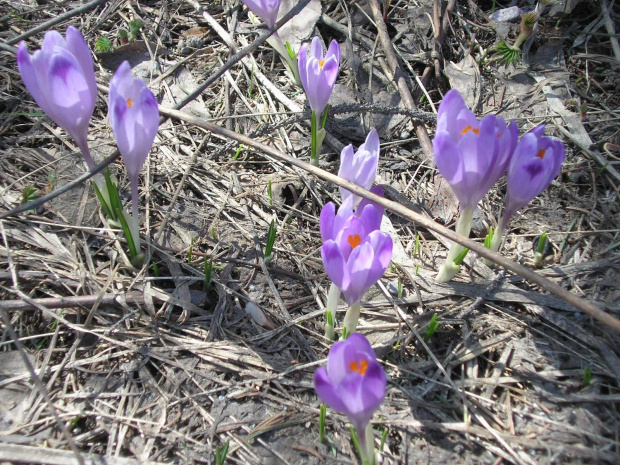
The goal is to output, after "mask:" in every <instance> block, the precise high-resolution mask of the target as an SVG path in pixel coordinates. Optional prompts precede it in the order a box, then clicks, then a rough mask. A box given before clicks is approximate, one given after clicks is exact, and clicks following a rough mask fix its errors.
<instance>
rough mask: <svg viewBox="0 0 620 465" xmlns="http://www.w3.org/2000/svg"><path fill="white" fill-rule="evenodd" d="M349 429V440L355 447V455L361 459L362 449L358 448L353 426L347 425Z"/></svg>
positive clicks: (358, 444)
mask: <svg viewBox="0 0 620 465" xmlns="http://www.w3.org/2000/svg"><path fill="white" fill-rule="evenodd" d="M349 429H350V430H351V440H352V441H353V445H354V446H355V450H356V451H357V455H358V457H363V455H362V448H361V447H360V441H359V439H358V438H357V433H356V432H355V428H353V425H349Z"/></svg>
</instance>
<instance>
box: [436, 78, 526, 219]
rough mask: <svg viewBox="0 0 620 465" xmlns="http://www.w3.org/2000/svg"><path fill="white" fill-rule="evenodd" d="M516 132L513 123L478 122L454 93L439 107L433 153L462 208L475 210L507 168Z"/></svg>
mask: <svg viewBox="0 0 620 465" xmlns="http://www.w3.org/2000/svg"><path fill="white" fill-rule="evenodd" d="M518 138H519V130H518V128H517V125H516V124H515V122H514V121H512V122H511V123H510V124H509V125H506V122H505V121H504V119H503V118H501V117H499V116H496V115H487V116H485V117H484V118H482V119H481V120H480V121H478V119H477V118H476V115H474V113H473V112H472V111H471V110H470V109H469V108H467V105H466V104H465V102H464V101H463V98H462V97H461V95H460V94H459V93H458V91H456V90H451V91H449V92H448V93H447V94H446V95H445V96H444V98H443V100H442V101H441V105H439V111H438V113H437V132H436V133H435V138H434V139H433V153H434V155H435V162H436V163H437V168H438V169H439V172H440V173H441V174H442V175H443V176H444V177H445V178H446V180H447V181H448V183H449V184H450V186H451V187H452V190H453V191H454V194H455V195H456V197H457V198H458V199H459V202H460V204H461V208H462V209H466V208H475V206H476V204H477V203H478V202H479V201H480V200H482V198H483V197H484V195H485V194H486V193H487V192H488V190H489V189H490V188H491V186H493V184H495V182H496V181H497V180H498V179H499V177H500V176H501V175H502V174H503V173H504V172H505V171H506V169H507V168H508V163H509V162H510V158H511V156H512V154H513V152H514V150H515V147H516V145H517V141H518Z"/></svg>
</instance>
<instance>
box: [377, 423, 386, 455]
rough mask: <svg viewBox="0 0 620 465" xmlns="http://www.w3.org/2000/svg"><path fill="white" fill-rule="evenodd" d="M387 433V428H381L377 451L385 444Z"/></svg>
mask: <svg viewBox="0 0 620 465" xmlns="http://www.w3.org/2000/svg"><path fill="white" fill-rule="evenodd" d="M387 435H388V429H387V428H383V432H382V433H381V445H380V446H379V452H381V451H382V450H383V446H385V441H386V439H387Z"/></svg>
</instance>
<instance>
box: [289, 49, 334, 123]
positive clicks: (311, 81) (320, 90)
mask: <svg viewBox="0 0 620 465" xmlns="http://www.w3.org/2000/svg"><path fill="white" fill-rule="evenodd" d="M297 60H298V64H299V75H300V78H301V84H302V86H303V88H304V91H305V92H306V96H307V97H308V102H310V108H312V110H313V111H314V112H315V113H316V117H317V118H319V117H320V116H321V114H322V113H323V111H324V110H325V107H326V106H327V101H328V100H329V97H330V95H331V94H332V92H333V90H334V85H335V84H336V78H337V77H338V67H339V66H340V45H338V42H336V41H335V40H332V42H331V44H330V45H329V48H328V49H327V53H326V54H325V56H323V46H322V45H321V41H320V40H319V38H318V37H315V38H314V39H312V43H311V44H310V52H309V53H308V50H307V47H306V46H305V45H302V47H301V50H300V51H299V57H298V59H297Z"/></svg>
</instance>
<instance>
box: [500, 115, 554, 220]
mask: <svg viewBox="0 0 620 465" xmlns="http://www.w3.org/2000/svg"><path fill="white" fill-rule="evenodd" d="M544 133H545V125H544V124H541V125H539V126H537V127H535V128H534V129H532V130H531V131H529V132H528V133H527V134H525V135H524V136H523V137H522V138H521V141H520V142H519V144H518V145H517V148H516V150H515V153H514V155H513V156H512V160H511V161H510V165H509V166H508V175H507V177H506V184H507V185H506V212H505V214H504V221H505V223H508V221H510V218H511V217H512V215H514V213H515V212H516V211H517V210H519V209H520V208H523V207H524V206H525V205H527V204H528V203H529V202H530V201H531V200H532V199H533V198H534V197H537V196H538V195H539V194H540V193H541V192H542V191H544V190H545V189H546V188H547V187H548V186H549V184H551V181H553V179H554V178H555V177H556V176H557V175H558V173H559V172H560V168H561V167H562V163H563V162H564V156H565V148H564V144H563V143H562V142H561V141H559V140H557V139H553V138H551V137H545V136H544Z"/></svg>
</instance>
